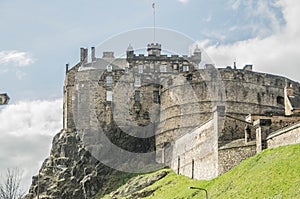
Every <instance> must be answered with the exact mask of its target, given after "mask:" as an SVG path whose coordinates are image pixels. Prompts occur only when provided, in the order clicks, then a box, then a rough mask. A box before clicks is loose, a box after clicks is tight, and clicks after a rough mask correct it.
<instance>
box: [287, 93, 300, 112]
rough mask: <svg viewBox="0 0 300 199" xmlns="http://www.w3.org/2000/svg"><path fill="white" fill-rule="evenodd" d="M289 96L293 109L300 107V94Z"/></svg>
mask: <svg viewBox="0 0 300 199" xmlns="http://www.w3.org/2000/svg"><path fill="white" fill-rule="evenodd" d="M288 98H289V101H290V102H291V105H292V107H293V109H300V96H299V95H293V96H288Z"/></svg>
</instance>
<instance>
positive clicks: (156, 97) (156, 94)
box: [153, 91, 160, 104]
mask: <svg viewBox="0 0 300 199" xmlns="http://www.w3.org/2000/svg"><path fill="white" fill-rule="evenodd" d="M153 102H154V103H157V104H158V103H160V96H159V91H153Z"/></svg>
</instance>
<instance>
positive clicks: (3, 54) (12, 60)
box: [0, 50, 35, 67]
mask: <svg viewBox="0 0 300 199" xmlns="http://www.w3.org/2000/svg"><path fill="white" fill-rule="evenodd" d="M34 61H35V60H34V59H33V57H32V56H31V55H30V53H28V52H21V51H17V50H10V51H0V64H13V65H15V66H20V67H22V66H27V65H30V64H33V63H34Z"/></svg>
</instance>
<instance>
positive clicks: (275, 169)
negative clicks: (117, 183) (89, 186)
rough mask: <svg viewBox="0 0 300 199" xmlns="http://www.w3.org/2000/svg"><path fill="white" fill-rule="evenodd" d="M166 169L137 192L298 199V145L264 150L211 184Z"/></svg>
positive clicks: (163, 195)
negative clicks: (163, 173)
mask: <svg viewBox="0 0 300 199" xmlns="http://www.w3.org/2000/svg"><path fill="white" fill-rule="evenodd" d="M165 170H166V171H168V172H169V174H168V175H167V176H166V177H164V178H162V179H161V180H159V181H157V182H155V183H154V184H152V185H151V186H148V187H146V188H144V189H143V190H140V191H139V192H147V191H148V192H149V191H151V190H152V192H153V190H154V192H153V193H152V192H151V193H152V195H151V196H148V197H147V198H158V199H168V198H177V199H178V198H192V197H193V196H194V197H193V198H205V192H204V191H200V192H199V191H197V190H191V189H189V187H190V186H195V187H202V188H205V189H207V190H208V195H209V198H226V199H228V198H276V199H277V198H300V144H297V145H290V146H284V147H279V148H275V149H267V150H264V151H263V152H261V153H259V154H257V155H255V156H253V157H251V158H248V159H247V160H245V161H243V162H242V163H241V164H239V165H238V166H236V167H235V168H233V169H232V170H231V171H229V172H227V173H225V174H224V175H222V176H219V177H217V178H215V179H214V180H211V181H197V180H192V179H189V178H187V177H185V176H182V175H176V174H175V173H174V172H173V171H171V170H170V169H165ZM159 172H161V170H160V171H157V172H154V173H151V174H145V175H142V176H149V175H157V173H159ZM139 178H141V176H139ZM195 194H196V195H195ZM128 198H132V197H130V196H129V197H128Z"/></svg>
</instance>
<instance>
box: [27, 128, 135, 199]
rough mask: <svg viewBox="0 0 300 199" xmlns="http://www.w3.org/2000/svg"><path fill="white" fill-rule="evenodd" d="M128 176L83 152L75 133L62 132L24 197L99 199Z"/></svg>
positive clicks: (54, 141) (54, 139) (28, 198)
mask: <svg viewBox="0 0 300 199" xmlns="http://www.w3.org/2000/svg"><path fill="white" fill-rule="evenodd" d="M129 175H130V174H126V173H123V172H120V171H116V170H114V169H112V168H109V167H107V166H105V165H103V164H102V163H100V162H99V161H98V160H96V159H95V158H93V157H92V156H91V154H90V153H89V152H88V151H86V150H85V149H84V147H83V145H82V142H81V140H80V137H79V136H78V134H77V133H76V132H67V131H65V130H62V131H61V132H60V133H58V134H57V135H56V136H55V137H54V138H53V143H52V149H51V153H50V156H49V157H48V158H47V159H45V161H44V163H43V164H42V167H41V168H40V170H39V174H38V175H37V176H34V177H33V178H32V185H31V187H30V190H29V193H28V194H27V195H26V196H25V197H24V198H25V199H31V198H37V195H39V198H64V199H68V198H70V199H77V198H78V199H83V198H94V197H95V196H96V195H97V196H99V197H100V196H101V195H103V194H106V193H109V192H111V191H112V190H113V188H116V187H118V185H121V184H122V180H124V179H126V178H127V177H128V176H129ZM123 183H124V182H123Z"/></svg>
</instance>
